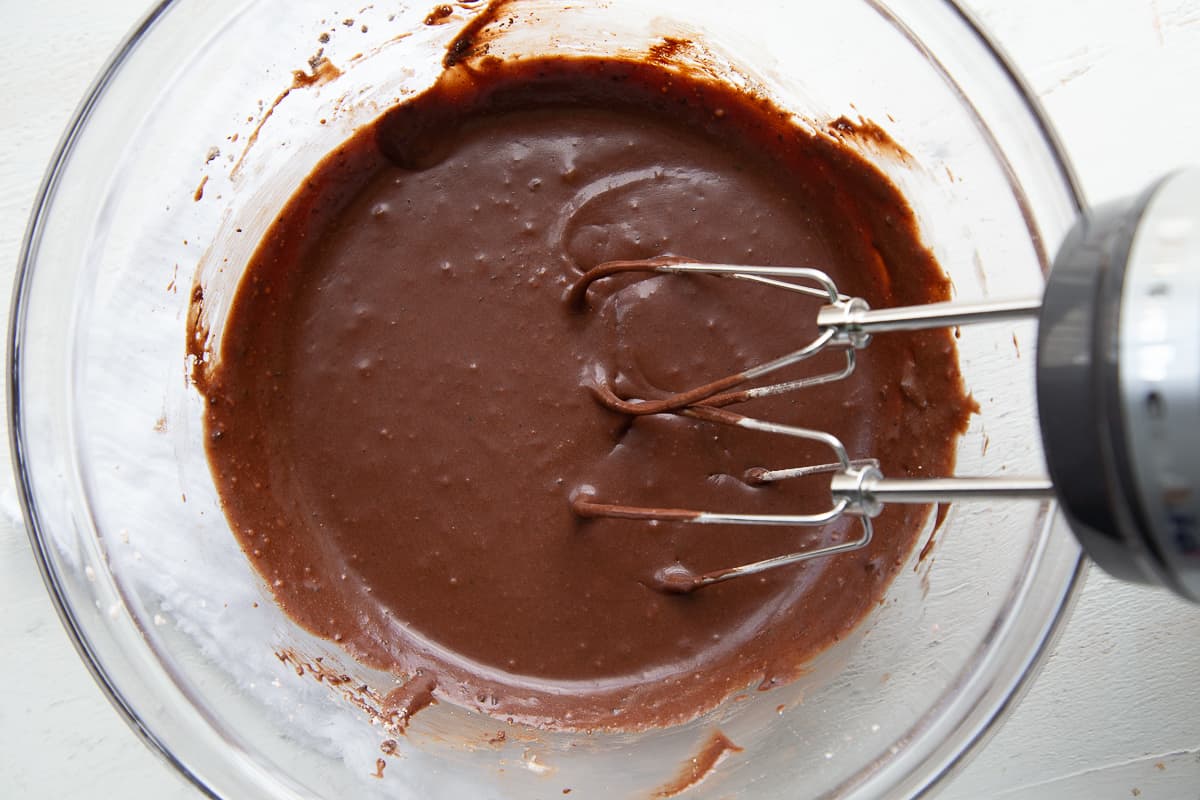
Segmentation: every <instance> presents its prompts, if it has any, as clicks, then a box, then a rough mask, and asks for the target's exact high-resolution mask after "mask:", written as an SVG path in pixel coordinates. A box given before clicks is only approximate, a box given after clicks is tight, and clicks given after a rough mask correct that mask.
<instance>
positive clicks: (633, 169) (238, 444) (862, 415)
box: [197, 58, 971, 730]
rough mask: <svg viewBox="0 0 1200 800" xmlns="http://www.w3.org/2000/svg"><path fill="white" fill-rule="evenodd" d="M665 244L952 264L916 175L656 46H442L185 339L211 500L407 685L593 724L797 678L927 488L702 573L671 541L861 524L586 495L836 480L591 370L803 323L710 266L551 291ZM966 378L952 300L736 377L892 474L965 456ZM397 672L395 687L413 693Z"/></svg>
mask: <svg viewBox="0 0 1200 800" xmlns="http://www.w3.org/2000/svg"><path fill="white" fill-rule="evenodd" d="M663 255H678V256H686V257H690V258H694V259H699V260H706V261H721V262H732V263H754V264H788V265H817V266H820V267H822V268H824V269H826V270H827V271H828V272H830V273H831V274H832V275H833V276H834V278H835V280H836V281H837V282H838V284H839V286H840V287H841V288H842V290H843V291H845V292H849V293H853V294H860V295H862V296H864V297H866V298H867V299H868V301H869V302H870V303H871V304H872V305H874V306H885V305H895V304H909V303H923V302H928V301H935V300H943V299H946V298H947V296H948V289H949V284H948V282H947V280H946V279H945V277H944V276H943V274H942V273H941V271H940V270H939V268H938V266H937V264H936V263H935V262H934V260H933V258H932V256H931V255H930V253H929V252H928V250H927V249H926V248H925V247H923V246H922V244H921V242H920V239H919V235H918V232H917V229H916V225H915V221H914V218H913V215H912V213H911V211H910V209H909V207H908V205H907V204H906V202H905V201H904V198H903V197H901V196H900V194H899V193H898V192H897V190H896V189H895V188H894V187H893V186H892V185H891V184H890V183H889V182H888V180H887V179H886V178H884V177H883V175H882V174H881V173H880V172H878V171H877V170H876V169H875V168H874V167H872V166H870V165H869V164H868V163H867V162H865V161H864V160H863V159H862V158H860V157H859V156H858V155H856V154H855V152H853V151H852V150H850V149H848V148H847V147H845V146H844V145H843V144H841V143H840V140H839V138H838V137H837V136H836V135H832V134H831V135H828V136H826V135H819V134H818V135H814V134H812V133H809V132H806V131H805V130H804V129H801V128H799V127H797V126H795V125H794V124H793V122H792V121H791V120H790V119H789V118H788V116H787V115H785V114H784V113H782V112H781V111H780V110H778V109H777V108H775V107H773V106H772V105H771V104H769V103H768V102H766V101H764V100H762V99H758V98H754V97H749V96H745V95H742V94H739V93H737V92H736V91H734V90H732V89H730V88H728V87H726V86H724V85H720V84H717V83H713V82H707V81H706V80H705V79H701V78H697V77H689V76H686V75H683V74H680V73H679V72H678V71H673V70H670V69H667V68H664V67H662V66H655V65H649V64H637V63H624V62H619V61H611V60H610V61H599V60H587V59H565V58H564V59H559V60H536V61H532V60H530V61H523V62H521V63H518V64H516V65H515V66H514V65H511V64H510V65H502V64H500V63H499V62H497V61H496V60H494V59H493V60H492V63H490V64H489V63H487V60H486V59H485V63H484V66H482V67H478V66H477V67H475V68H468V67H467V66H466V65H455V66H453V67H450V68H449V69H447V71H446V72H445V74H444V76H443V78H442V80H441V81H440V82H439V83H438V85H437V86H436V87H435V88H433V89H432V90H430V91H428V92H426V93H425V94H423V95H421V96H419V97H417V98H415V99H413V100H411V101H409V102H407V103H405V104H403V105H400V106H398V107H396V108H394V109H393V110H391V111H390V112H388V113H387V114H385V115H384V116H383V117H382V118H381V119H380V120H379V121H378V122H377V123H376V124H374V125H373V126H370V127H368V128H366V129H364V130H362V131H361V132H360V133H359V134H358V135H356V136H355V137H354V138H353V139H352V140H350V141H348V142H347V143H346V144H345V145H343V146H342V147H341V148H340V149H339V150H337V151H336V152H334V153H332V154H330V155H329V156H328V158H327V159H326V160H325V161H324V162H323V163H322V164H321V165H320V166H319V167H318V169H317V170H316V171H315V172H314V173H313V174H312V175H311V176H310V177H309V179H308V180H306V181H305V183H304V185H303V186H301V187H300V188H299V190H298V191H297V193H296V194H295V196H294V197H293V198H292V199H291V201H290V202H289V203H288V205H287V207H286V208H285V209H284V211H283V212H282V213H281V214H280V216H279V218H278V219H277V220H276V221H275V223H274V224H273V226H272V227H271V229H270V231H269V233H268V234H267V236H266V237H265V238H264V240H263V242H262V243H261V245H260V247H259V249H258V251H257V253H256V254H255V256H254V258H253V260H252V262H251V263H250V264H249V265H248V267H247V269H246V272H245V276H244V278H243V280H242V283H241V285H240V287H239V289H238V293H237V296H236V298H235V302H234V303H233V306H232V310H231V312H230V315H229V318H228V321H227V323H226V325H225V328H224V330H223V332H222V335H221V338H220V349H219V352H218V353H217V354H216V357H215V358H214V359H213V360H212V363H211V364H210V363H201V364H198V371H197V383H198V385H199V386H200V388H201V389H202V390H203V391H204V393H205V395H206V396H207V398H208V401H209V406H208V415H207V433H208V453H209V458H210V461H211V466H212V470H213V474H214V476H215V480H216V483H217V486H218V488H219V490H220V495H221V498H222V501H223V504H224V508H225V513H226V515H227V517H228V519H229V522H230V525H231V527H232V529H233V531H234V532H235V534H236V535H237V536H238V538H239V540H240V541H241V543H242V546H243V548H244V549H245V551H246V553H247V555H248V556H249V557H250V559H251V560H252V561H253V563H254V566H255V567H256V569H257V570H258V571H259V572H260V574H262V576H263V577H264V578H265V579H266V580H267V582H268V583H269V584H270V586H271V587H272V591H273V592H274V594H275V597H276V599H277V601H278V602H279V604H280V605H281V606H282V607H283V609H284V610H285V611H286V612H287V613H288V614H290V615H291V616H292V617H293V618H294V619H296V620H297V621H298V622H299V623H301V624H302V625H304V626H305V627H307V628H309V629H311V630H312V631H314V632H315V633H317V634H319V635H321V636H324V637H328V638H330V639H333V640H334V641H337V642H339V643H340V644H341V646H342V647H344V648H345V649H346V650H347V651H348V652H349V653H351V654H352V655H353V656H354V657H355V658H357V659H359V660H360V661H362V662H363V663H366V664H369V665H372V666H375V667H380V668H384V669H387V670H391V671H393V672H395V673H396V674H398V675H401V676H405V677H411V678H412V680H413V681H414V683H413V684H412V685H413V686H414V687H415V688H414V689H413V691H411V692H407V693H403V694H404V697H409V696H412V697H418V698H426V701H425V702H427V701H428V700H431V699H432V698H433V697H434V696H436V697H437V698H439V699H441V700H444V701H448V702H451V703H456V704H460V705H463V706H467V707H470V708H474V709H477V710H479V711H482V712H484V713H487V714H491V715H494V716H497V717H500V718H513V719H514V720H517V721H521V722H526V723H529V724H533V725H538V726H543V727H547V728H563V729H576V730H581V729H626V730H633V729H639V728H644V727H648V726H662V725H669V724H673V723H677V722H679V721H682V720H685V719H689V718H692V717H694V716H696V715H697V714H698V713H700V712H702V711H704V710H706V709H709V708H711V707H713V706H715V705H716V704H717V703H719V702H720V701H721V700H722V699H724V698H726V697H727V696H729V695H730V694H731V693H734V692H736V691H739V690H742V689H744V688H746V687H747V686H761V687H763V688H766V687H769V686H771V685H773V684H775V683H778V682H782V681H788V680H790V679H793V678H794V677H796V676H797V674H798V672H799V671H800V669H801V668H802V667H803V665H804V664H805V662H806V661H807V660H808V659H810V658H811V657H812V656H814V655H816V654H817V653H818V652H820V651H821V650H822V649H824V648H826V647H828V646H829V645H830V644H832V643H833V642H835V641H837V640H838V639H839V638H840V637H842V636H844V635H845V634H846V633H847V632H848V631H850V629H852V628H853V627H854V626H855V624H857V623H858V622H859V621H860V620H861V619H862V618H863V617H864V615H866V614H867V612H868V611H869V610H870V609H871V608H872V607H873V606H875V605H876V604H877V603H878V601H879V598H880V596H881V594H882V592H883V591H884V589H885V588H886V586H887V584H888V582H889V581H890V580H891V578H892V576H893V574H894V573H895V572H896V570H897V569H899V567H900V566H901V564H902V562H903V561H904V559H905V558H906V557H907V555H908V553H909V551H910V549H911V548H912V546H913V542H914V537H915V536H916V534H917V533H918V530H919V528H920V526H921V524H922V522H923V521H924V520H925V518H926V516H927V514H928V509H926V508H913V507H904V506H897V507H894V508H891V509H889V510H888V511H887V512H886V513H885V514H884V515H883V516H882V517H880V518H879V520H878V526H877V534H876V537H875V541H874V543H873V544H872V545H871V546H870V547H869V548H867V549H865V550H863V551H860V552H856V553H852V554H849V555H843V556H839V557H836V558H828V559H823V560H818V561H812V562H808V563H805V564H802V565H797V566H794V567H792V568H786V569H781V570H776V571H774V572H771V573H768V574H764V575H761V576H756V577H754V578H747V579H739V580H734V581H729V582H726V583H722V584H718V585H715V586H712V587H709V588H706V589H702V590H700V591H697V592H694V593H692V594H687V595H672V594H667V593H664V592H662V591H659V590H658V589H656V588H655V575H656V573H658V572H659V571H660V570H662V569H663V568H664V567H667V566H670V565H673V564H682V565H685V566H686V567H688V568H689V569H692V570H694V571H696V572H703V571H708V570H714V569H719V568H722V567H729V566H734V565H737V564H742V563H745V562H748V561H754V560H758V559H762V558H766V557H769V556H773V555H778V554H782V553H787V552H791V551H793V550H796V549H799V548H802V547H806V546H811V545H815V544H817V543H820V542H826V541H832V540H838V539H842V538H844V537H846V536H848V535H853V534H855V533H856V531H855V530H853V529H852V528H851V524H852V523H850V522H848V521H844V522H841V523H839V524H835V525H831V526H829V527H828V528H826V529H820V530H815V529H798V530H792V529H778V528H775V529H772V528H741V527H707V526H704V527H697V526H687V525H683V524H671V523H664V524H659V525H651V524H647V523H645V522H633V521H622V520H609V519H599V520H582V519H580V518H578V517H577V516H576V515H575V514H573V513H572V508H571V498H572V496H573V494H575V493H577V492H580V491H587V492H589V493H591V494H592V495H594V496H595V497H598V498H603V499H605V500H608V501H610V502H617V503H626V504H643V505H658V506H674V507H682V508H698V509H715V510H728V511H745V512H759V513H771V512H775V513H783V512H809V511H818V510H823V509H824V508H827V507H828V504H829V502H830V499H829V493H828V478H825V479H821V478H816V479H814V480H812V481H808V482H806V481H794V482H790V483H782V484H775V485H769V486H753V485H749V484H747V483H746V482H745V481H744V480H743V479H742V476H744V475H745V473H746V471H747V470H748V469H751V468H754V467H784V466H794V465H798V464H807V463H814V462H817V461H818V460H819V461H822V462H823V461H826V460H828V458H827V455H828V454H827V453H826V452H822V450H821V449H820V448H818V447H815V446H812V445H806V444H804V443H796V442H792V441H788V440H785V439H783V438H780V437H775V436H768V435H763V434H755V433H752V432H746V431H741V430H735V429H732V428H728V427H726V426H722V425H716V424H713V423H709V422H702V421H698V420H693V419H687V418H684V417H681V416H677V415H674V414H664V415H658V416H648V417H639V418H636V419H634V418H630V417H626V416H623V415H621V414H618V413H614V412H612V411H609V410H607V409H605V408H604V407H602V406H601V405H600V404H599V403H598V402H597V400H596V399H595V396H594V392H593V390H594V388H595V387H596V386H598V385H609V386H610V387H611V388H613V389H614V391H616V393H617V394H618V395H620V396H622V397H633V398H651V397H656V396H662V395H663V394H664V393H666V392H670V391H677V390H681V389H685V388H688V387H691V386H694V385H697V384H701V383H704V382H706V381H708V380H711V379H713V378H716V377H720V376H722V375H725V374H728V373H731V372H736V371H738V370H740V369H743V368H745V367H747V366H750V365H752V364H755V363H758V362H761V361H764V360H766V359H768V358H770V357H772V356H775V355H778V354H780V353H782V352H785V351H787V350H790V349H793V348H794V347H796V346H797V345H798V344H799V343H802V342H804V341H807V340H808V339H810V338H811V337H812V335H813V332H814V325H813V322H812V320H813V318H814V315H815V305H814V303H813V302H812V301H810V300H807V299H805V298H800V297H794V296H791V295H789V294H788V293H785V292H780V291H779V290H772V289H769V288H766V287H758V286H753V285H748V284H746V283H744V282H740V281H731V280H723V279H720V278H715V277H700V278H694V277H681V276H651V277H639V276H621V277H617V278H612V279H607V280H605V281H603V282H601V283H598V284H596V285H594V286H593V287H592V288H591V289H590V290H589V292H588V296H587V303H586V304H585V307H584V308H582V309H580V308H573V307H572V306H571V305H570V304H569V303H567V302H566V297H565V296H566V294H567V291H568V289H569V287H570V285H571V284H572V283H573V282H574V281H575V280H576V279H577V278H578V277H579V275H580V274H582V271H583V270H585V269H587V268H589V267H592V266H594V265H596V264H598V263H601V262H604V261H608V260H613V259H639V258H650V257H657V256H663ZM832 357H833V358H837V356H836V355H833V356H832ZM830 363H831V362H827V361H820V360H818V362H815V363H814V362H809V363H807V364H804V365H801V367H800V368H799V369H798V370H796V371H793V372H792V373H789V374H791V375H796V374H801V373H802V372H810V371H815V370H822V369H827V368H829V366H830ZM785 377H786V376H785ZM970 408H971V402H970V400H969V399H968V398H967V397H965V396H964V392H963V387H962V384H961V379H960V376H959V372H958V367H957V359H956V352H955V348H954V344H953V340H952V338H951V336H950V335H949V334H948V333H946V332H944V331H937V332H929V333H918V334H911V335H890V336H886V337H879V338H878V339H877V341H876V342H875V343H873V344H872V345H871V348H870V350H869V351H868V352H867V353H866V354H864V357H862V358H861V359H860V366H859V369H858V371H857V373H856V374H855V375H854V377H853V378H852V379H850V380H848V381H844V382H841V383H839V384H835V385H832V386H825V387H820V388H817V389H813V390H809V391H807V392H805V393H802V394H797V395H792V396H785V397H780V398H773V399H768V400H760V401H754V402H752V403H744V404H741V405H738V406H736V407H734V410H736V411H738V412H739V413H744V414H748V415H754V416H759V417H763V418H767V419H772V420H776V421H780V422H789V423H793V424H803V425H806V426H809V427H815V428H821V429H825V430H829V431H831V432H833V433H835V434H836V435H838V436H840V437H841V438H842V439H843V440H844V441H845V442H846V444H847V446H848V448H849V449H850V452H851V455H852V456H855V457H857V456H865V455H873V456H876V457H878V458H879V459H880V461H881V462H882V468H883V470H884V471H885V472H886V473H887V474H889V475H893V476H897V477H902V476H918V475H939V474H947V473H949V472H950V471H951V470H952V467H953V452H954V448H953V445H954V441H955V438H956V436H957V435H958V434H959V433H960V432H961V431H962V430H963V429H964V427H965V423H966V419H967V416H968V414H969V413H970ZM398 697H399V695H398ZM401 699H403V698H401ZM393 705H396V706H397V708H399V706H400V705H403V706H404V708H403V709H401V711H402V712H403V713H404V715H405V720H407V715H408V714H409V713H411V711H412V710H413V708H412V707H411V706H415V705H420V704H419V703H412V704H409V703H407V702H405V703H399V702H397V703H395V704H393Z"/></svg>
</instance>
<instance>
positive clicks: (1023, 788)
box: [0, 0, 1200, 800]
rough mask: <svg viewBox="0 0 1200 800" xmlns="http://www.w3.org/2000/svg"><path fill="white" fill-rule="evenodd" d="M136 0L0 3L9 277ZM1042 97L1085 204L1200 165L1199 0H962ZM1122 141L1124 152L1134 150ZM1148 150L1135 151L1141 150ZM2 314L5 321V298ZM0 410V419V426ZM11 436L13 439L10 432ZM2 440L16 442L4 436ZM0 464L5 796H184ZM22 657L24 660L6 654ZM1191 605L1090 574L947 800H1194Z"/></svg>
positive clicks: (0, 191)
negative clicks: (142, 730)
mask: <svg viewBox="0 0 1200 800" xmlns="http://www.w3.org/2000/svg"><path fill="white" fill-rule="evenodd" d="M145 5H146V0H106V2H104V3H91V2H86V1H85V0H43V1H42V2H38V3H36V4H18V3H17V2H16V0H0V17H2V18H3V19H4V20H5V23H6V25H5V31H4V32H5V40H6V41H5V53H4V64H5V80H4V81H3V82H0V126H2V129H3V135H2V136H0V292H3V291H4V290H6V289H7V287H8V286H9V285H10V284H11V281H12V276H13V271H14V268H15V264H16V260H17V254H18V250H19V247H20V240H21V236H22V234H23V231H24V227H25V223H26V220H27V218H28V215H29V211H30V205H31V203H32V201H33V197H34V193H35V191H36V189H37V185H38V182H39V180H40V178H41V174H42V171H43V170H44V168H45V166H46V163H47V161H48V159H49V158H50V155H51V153H52V151H53V148H54V145H55V142H56V141H57V139H58V137H59V135H60V133H61V131H62V129H63V127H64V126H65V124H66V122H67V120H68V119H69V117H70V114H71V112H72V110H73V109H74V107H75V104H76V103H77V102H78V101H79V99H80V98H81V97H82V96H83V93H84V91H85V90H86V88H87V86H88V84H89V83H90V81H91V80H92V78H93V77H94V75H95V74H96V72H97V71H98V70H99V69H100V67H101V65H102V64H103V63H104V61H105V59H106V58H107V57H108V54H109V53H110V52H111V50H112V49H113V48H114V47H115V45H116V43H117V42H118V41H119V39H120V38H121V37H122V36H123V35H124V33H125V32H126V31H127V30H128V29H129V28H130V26H131V25H132V24H133V23H134V22H135V21H136V20H137V19H138V17H139V16H140V15H141V14H142V13H143V11H144V10H145ZM967 5H968V6H969V7H970V8H972V9H973V10H975V12H976V13H977V14H978V15H979V17H980V18H981V20H982V21H983V22H984V23H985V24H986V25H987V26H988V28H989V29H990V30H991V31H992V32H993V33H994V34H995V35H996V37H997V38H998V39H999V40H1000V41H1001V42H1002V44H1003V46H1004V47H1005V48H1006V49H1007V50H1008V51H1009V53H1010V54H1011V55H1012V56H1013V58H1014V60H1015V61H1016V63H1017V64H1018V66H1019V67H1020V68H1021V69H1022V70H1023V71H1024V73H1025V74H1026V76H1027V77H1028V78H1029V80H1030V82H1031V84H1032V85H1033V87H1034V89H1035V90H1036V91H1037V92H1038V93H1039V94H1040V95H1041V96H1042V98H1043V100H1044V102H1045V105H1046V107H1047V109H1048V111H1049V112H1050V115H1051V117H1052V119H1053V121H1054V123H1055V125H1056V126H1057V127H1058V129H1059V132H1060V133H1061V134H1062V137H1063V141H1064V143H1065V144H1066V147H1067V150H1068V152H1069V153H1070V155H1071V157H1072V158H1073V160H1074V162H1075V165H1076V167H1077V169H1078V171H1079V173H1080V176H1081V178H1082V182H1083V186H1084V189H1085V190H1086V191H1087V193H1088V196H1089V198H1090V199H1091V200H1092V201H1094V202H1099V201H1103V200H1104V199H1107V198H1112V197H1116V196H1120V195H1122V194H1126V193H1129V192H1134V191H1138V190H1140V189H1141V188H1142V187H1143V186H1144V185H1145V184H1146V183H1147V182H1149V181H1150V180H1151V179H1153V178H1154V177H1155V176H1157V175H1159V174H1161V173H1162V172H1164V171H1166V170H1168V169H1170V168H1172V167H1174V166H1178V165H1181V164H1184V163H1200V92H1197V91H1196V89H1195V87H1194V81H1195V80H1196V79H1197V78H1198V77H1200V3H1197V2H1187V1H1186V0H1106V2H1104V3H1103V4H1101V3H1098V2H1094V1H1092V2H1089V0H1010V2H1005V1H1004V0H969V2H968V3H967ZM1126 148H1135V149H1133V150H1127V149H1126ZM1138 148H1140V149H1138ZM0 315H2V317H0V318H2V319H3V320H4V322H5V326H6V325H7V316H8V308H7V305H6V304H5V305H4V306H3V310H2V311H0ZM4 424H5V423H4V422H3V420H0V426H3V425H4ZM4 441H5V442H7V438H5V439H4ZM0 446H3V447H6V446H7V445H6V444H5V445H0ZM14 502H15V500H14V493H13V487H12V478H11V477H10V476H9V475H8V474H7V473H6V472H5V473H3V474H2V475H0V511H5V512H8V513H0V608H2V609H4V613H3V614H0V641H3V642H4V643H5V645H6V648H7V652H6V654H5V656H4V657H3V658H0V796H3V797H13V798H18V797H31V798H49V797H73V796H74V797H77V796H96V797H115V796H125V797H139V798H140V797H144V798H161V799H162V800H171V798H192V797H196V796H198V793H197V792H196V791H195V790H194V789H192V788H190V787H189V786H188V785H187V784H185V782H184V781H183V780H182V779H181V778H179V777H178V776H177V775H175V774H174V772H173V771H172V770H171V769H170V768H169V767H167V766H166V765H165V764H163V763H162V762H161V761H159V760H158V759H157V758H156V757H155V756H154V755H152V754H151V753H150V751H149V750H147V749H146V748H144V747H143V746H142V745H141V744H140V743H139V741H138V739H137V737H136V736H135V735H134V734H133V733H132V732H131V731H130V730H129V729H128V728H127V727H126V726H125V725H124V723H123V722H122V721H121V719H120V718H119V717H118V715H117V713H116V712H115V711H114V710H113V709H112V708H111V706H110V705H109V704H108V703H107V701H106V700H105V698H104V697H103V696H102V694H101V693H100V690H99V689H98V688H97V687H96V686H95V685H94V684H93V683H92V681H91V678H90V676H89V675H88V673H87V671H86V669H85V668H84V667H83V665H82V663H81V662H80V661H79V659H78V658H77V656H76V654H75V651H74V649H73V648H72V646H71V644H70V642H69V641H68V639H67V636H66V634H65V632H64V631H63V629H62V627H61V625H60V624H59V622H58V619H57V617H56V615H55V613H54V610H53V608H52V607H51V605H50V601H49V599H48V597H47V595H46V593H45V590H44V589H43V587H42V583H41V579H40V577H39V575H38V573H37V569H36V567H35V565H34V561H33V556H32V554H31V552H30V549H29V545H28V543H27V541H26V539H25V534H24V531H23V530H21V529H19V528H17V527H14V526H13V525H12V524H11V523H10V522H9V521H8V520H9V519H10V518H11V517H12V511H13V504H14ZM17 653H19V655H16V654H17ZM1198 677H1200V608H1195V607H1192V606H1189V605H1186V604H1184V603H1183V602H1181V601H1177V600H1174V599H1173V598H1171V597H1169V596H1167V595H1165V594H1162V593H1159V592H1153V591H1148V590H1142V589H1137V588H1133V587H1129V586H1124V585H1121V584H1118V583H1116V582H1115V581H1112V580H1111V579H1108V578H1107V577H1105V576H1104V575H1101V574H1098V573H1096V572H1095V571H1094V570H1093V572H1092V575H1091V576H1090V577H1089V580H1088V584H1087V586H1086V588H1085V589H1084V591H1083V595H1082V597H1081V598H1080V601H1079V604H1078V606H1077V608H1076V611H1075V615H1074V617H1073V618H1072V619H1071V621H1070V623H1069V624H1068V626H1067V629H1066V631H1065V633H1064V634H1063V636H1062V638H1061V639H1060V640H1059V642H1058V644H1057V646H1056V647H1055V649H1054V652H1053V654H1052V656H1051V657H1050V659H1049V661H1048V663H1047V664H1046V666H1045V667H1044V669H1043V671H1042V672H1041V674H1040V675H1039V676H1038V678H1037V680H1036V682H1035V683H1034V685H1033V687H1032V688H1031V689H1030V691H1029V693H1028V694H1027V695H1026V697H1025V698H1024V699H1023V701H1022V702H1021V704H1020V705H1019V706H1018V707H1017V709H1016V711H1015V712H1014V713H1013V714H1012V716H1011V717H1010V719H1009V720H1008V722H1007V724H1006V725H1005V726H1004V727H1003V728H1002V729H1001V730H1000V731H999V732H998V733H997V734H996V735H995V737H994V738H993V739H992V740H991V742H990V743H989V744H988V745H987V746H986V747H985V748H984V749H983V750H982V751H980V752H979V753H978V754H977V755H976V757H975V758H974V759H973V760H972V761H971V763H970V764H968V765H967V766H966V768H965V769H963V770H962V771H961V772H960V773H959V774H958V775H957V776H956V777H954V778H953V779H952V780H951V781H950V782H949V783H948V784H947V785H946V786H945V787H944V791H943V793H942V795H941V796H942V797H944V798H946V799H947V800H966V799H967V798H980V797H1002V798H1034V800H1039V799H1042V798H1045V799H1047V800H1048V799H1050V798H1053V799H1054V800H1075V799H1076V798H1078V800H1092V798H1126V797H1141V798H1145V800H1158V799H1160V798H1163V799H1167V800H1177V799H1179V800H1200V683H1198V682H1197V678H1198Z"/></svg>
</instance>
